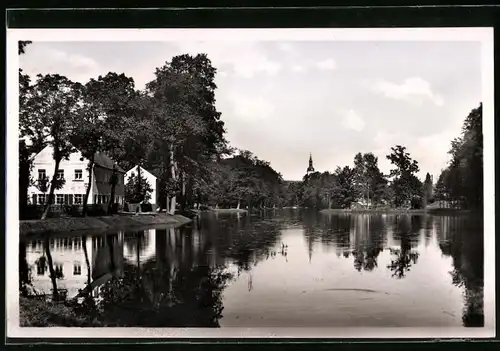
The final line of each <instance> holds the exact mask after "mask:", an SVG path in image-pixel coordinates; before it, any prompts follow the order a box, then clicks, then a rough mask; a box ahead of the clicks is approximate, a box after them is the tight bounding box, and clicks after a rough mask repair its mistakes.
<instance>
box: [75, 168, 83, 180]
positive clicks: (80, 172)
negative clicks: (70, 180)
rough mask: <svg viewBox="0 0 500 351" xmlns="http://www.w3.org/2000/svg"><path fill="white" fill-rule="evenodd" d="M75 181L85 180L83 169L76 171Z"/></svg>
mask: <svg viewBox="0 0 500 351" xmlns="http://www.w3.org/2000/svg"><path fill="white" fill-rule="evenodd" d="M75 180H83V171H82V170H81V169H75Z"/></svg>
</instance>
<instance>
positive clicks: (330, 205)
mask: <svg viewBox="0 0 500 351" xmlns="http://www.w3.org/2000/svg"><path fill="white" fill-rule="evenodd" d="M328 209H329V210H331V209H332V199H331V198H328Z"/></svg>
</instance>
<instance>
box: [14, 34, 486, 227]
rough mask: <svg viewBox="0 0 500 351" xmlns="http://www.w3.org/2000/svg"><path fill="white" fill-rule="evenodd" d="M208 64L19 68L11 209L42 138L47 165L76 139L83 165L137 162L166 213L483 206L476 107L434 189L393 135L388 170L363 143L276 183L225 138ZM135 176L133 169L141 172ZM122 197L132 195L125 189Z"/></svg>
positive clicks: (266, 168) (203, 60) (22, 46)
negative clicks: (130, 72)
mask: <svg viewBox="0 0 500 351" xmlns="http://www.w3.org/2000/svg"><path fill="white" fill-rule="evenodd" d="M29 43H30V42H19V54H25V50H26V46H27V45H28V44H29ZM27 51H29V47H28V50H27ZM26 54H29V52H27V53H26ZM215 75H216V68H215V67H213V66H212V63H211V61H210V59H209V58H208V57H207V55H205V54H198V55H196V56H191V55H187V54H186V55H179V56H175V57H173V58H172V59H171V61H167V62H165V64H164V65H163V66H161V67H159V68H156V71H155V78H154V79H153V80H152V81H151V82H149V83H147V84H146V87H145V88H144V89H143V90H138V89H136V88H135V85H134V81H133V79H132V78H130V77H127V76H126V75H125V74H117V73H113V72H110V73H108V74H106V75H105V76H99V77H97V78H96V79H95V78H92V79H90V80H89V81H88V82H87V83H85V84H81V83H78V82H73V81H71V80H70V79H68V78H66V77H64V76H61V75H58V74H46V75H37V76H36V77H30V76H28V75H26V74H24V72H23V71H22V70H20V71H19V103H20V114H19V132H20V135H19V137H20V139H19V140H20V141H19V161H20V163H19V172H20V176H19V181H20V187H19V191H20V193H19V199H20V213H21V214H22V213H23V211H24V210H25V209H26V208H27V206H28V187H29V186H30V185H31V184H34V185H38V186H42V185H41V184H37V183H36V182H35V181H34V180H33V179H32V178H31V177H30V173H31V170H32V166H33V165H32V160H33V156H34V155H36V153H38V152H39V151H41V150H42V149H43V148H44V147H45V146H47V145H50V146H52V148H53V150H54V153H53V159H54V161H55V162H54V164H55V166H54V173H53V174H57V170H58V168H59V165H60V163H61V161H63V160H65V159H68V157H69V155H70V154H71V153H73V152H74V151H76V150H79V151H80V152H81V153H82V154H83V156H84V157H85V158H86V159H88V160H89V163H88V169H92V168H93V166H94V155H95V154H96V153H98V152H103V153H106V154H108V155H109V156H110V157H111V158H112V159H113V160H114V161H116V163H117V165H119V166H120V167H121V168H123V169H125V170H128V169H131V168H132V167H134V166H136V165H140V166H142V167H144V168H145V169H147V170H148V171H150V172H151V173H153V174H154V175H155V176H157V177H158V179H159V189H158V192H159V194H160V195H161V196H160V206H161V207H162V208H164V209H166V210H167V211H168V212H169V213H174V212H175V209H176V207H177V204H178V205H179V207H180V208H181V209H186V208H192V207H194V206H196V204H204V205H207V206H213V207H219V206H220V207H226V208H227V207H237V208H239V207H245V208H246V207H248V208H269V207H284V206H307V207H314V208H347V207H350V206H351V204H352V203H353V202H356V201H361V202H362V203H371V204H373V205H378V204H385V205H390V206H394V207H400V206H407V205H412V206H413V207H420V206H422V205H423V204H425V203H427V202H429V201H432V200H433V198H436V199H440V200H446V201H448V202H451V203H453V204H454V205H455V206H461V207H464V206H465V207H467V208H478V207H480V206H482V133H481V119H482V107H481V106H480V107H479V108H477V109H475V110H473V111H472V112H471V114H470V115H469V116H468V117H467V119H466V121H465V123H464V128H463V133H462V136H461V137H460V138H458V139H456V140H454V141H453V142H452V149H451V150H450V153H451V154H452V161H451V162H450V165H449V167H448V168H447V169H445V170H444V171H443V173H442V174H441V175H440V177H439V180H438V182H437V185H436V187H435V189H433V185H432V181H431V177H430V175H429V174H427V177H426V179H425V181H424V182H423V183H422V182H421V181H420V180H419V179H418V178H417V176H416V173H417V172H418V171H419V167H418V163H417V161H415V160H413V159H412V158H411V156H410V154H409V153H408V152H407V151H406V148H405V147H404V146H400V145H397V146H395V147H393V148H391V153H390V154H389V155H388V156H387V158H388V159H389V160H390V161H391V163H392V164H393V166H394V169H393V170H392V171H391V173H390V174H389V175H387V176H386V175H384V174H382V173H381V172H380V170H379V169H378V165H377V163H378V160H377V158H376V157H375V156H374V155H373V154H372V153H366V154H361V153H359V154H357V155H356V156H355V158H354V166H353V167H350V166H345V167H343V168H341V167H338V168H337V169H336V170H335V171H334V172H333V173H329V172H324V173H319V172H316V173H312V174H309V175H306V176H305V177H304V179H303V180H302V181H300V182H287V181H284V180H283V177H282V176H281V174H280V173H279V172H277V171H276V170H274V169H273V168H272V167H271V165H270V164H269V162H266V161H264V160H260V159H259V158H258V157H257V156H255V155H253V154H252V153H251V152H250V151H248V150H236V149H234V148H232V147H231V146H230V145H229V143H228V141H227V140H226V138H225V133H226V131H225V128H224V122H223V121H222V120H221V113H220V112H218V111H217V109H216V107H215V91H216V89H217V86H216V84H215ZM90 174H92V173H91V172H90ZM116 175H117V170H116V169H115V170H114V172H113V176H112V177H111V179H110V180H109V183H110V185H111V196H110V200H109V204H108V205H109V206H108V211H110V213H111V212H112V211H113V208H115V206H114V192H115V186H116V181H117V176H116ZM137 178H138V179H142V178H141V175H140V174H139V175H138V177H137ZM91 181H92V180H91V179H89V181H88V183H89V184H90V183H91ZM62 182H64V181H63V180H62V181H61V180H58V179H56V177H53V178H52V179H50V180H48V184H46V186H47V187H48V188H49V194H48V201H47V204H46V205H45V209H44V213H43V215H42V218H46V217H47V215H48V213H49V210H50V204H51V203H53V198H54V191H55V190H56V189H57V188H59V187H61V186H62ZM134 184H135V183H134ZM138 184H139V186H140V184H141V182H138ZM135 186H136V185H134V187H135ZM144 186H145V187H147V186H148V185H147V184H144ZM89 190H90V189H89V188H88V189H87V193H86V194H85V197H84V201H83V203H84V205H83V215H85V214H86V211H87V205H86V204H87V202H88V196H89ZM143 190H144V189H137V195H138V197H139V198H145V197H147V195H146V193H147V189H146V191H143ZM433 190H435V191H433ZM132 193H133V191H132ZM129 199H130V200H135V201H137V197H136V196H134V195H133V194H132V195H130V196H129Z"/></svg>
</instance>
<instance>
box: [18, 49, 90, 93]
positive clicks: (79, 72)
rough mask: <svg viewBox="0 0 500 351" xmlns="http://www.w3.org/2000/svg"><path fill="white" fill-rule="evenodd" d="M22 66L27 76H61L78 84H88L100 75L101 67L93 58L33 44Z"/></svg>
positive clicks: (23, 57)
mask: <svg viewBox="0 0 500 351" xmlns="http://www.w3.org/2000/svg"><path fill="white" fill-rule="evenodd" d="M20 60H21V62H20V66H21V68H23V70H25V71H26V73H27V74H29V75H31V76H35V75H37V74H43V75H44V74H55V73H57V74H61V75H65V76H67V77H68V78H70V79H72V80H76V81H78V82H82V83H83V82H86V81H88V80H89V79H90V77H93V76H96V75H98V73H99V70H100V66H99V64H98V63H97V62H96V61H95V60H94V59H92V58H90V57H87V56H84V55H81V54H77V53H68V52H65V51H62V50H59V49H55V48H51V47H47V46H44V45H37V43H34V44H32V47H30V51H29V55H28V54H26V55H22V56H21V57H20Z"/></svg>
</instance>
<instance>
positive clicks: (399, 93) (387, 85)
mask: <svg viewBox="0 0 500 351" xmlns="http://www.w3.org/2000/svg"><path fill="white" fill-rule="evenodd" d="M373 90H374V91H376V92H378V93H381V94H383V95H384V96H385V97H387V98H391V99H395V100H404V101H409V102H417V103H422V99H423V98H427V99H430V100H431V101H432V102H434V104H436V105H437V106H442V105H443V103H444V101H443V98H442V97H441V96H439V95H437V94H436V93H435V92H433V91H432V89H431V85H430V84H429V82H427V81H426V80H424V79H422V78H420V77H411V78H408V79H406V80H405V81H404V82H403V83H402V84H397V83H393V82H388V81H385V80H381V81H378V82H377V83H375V85H374V86H373Z"/></svg>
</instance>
